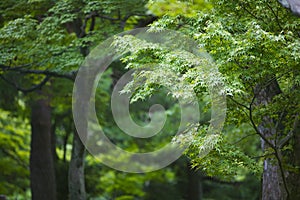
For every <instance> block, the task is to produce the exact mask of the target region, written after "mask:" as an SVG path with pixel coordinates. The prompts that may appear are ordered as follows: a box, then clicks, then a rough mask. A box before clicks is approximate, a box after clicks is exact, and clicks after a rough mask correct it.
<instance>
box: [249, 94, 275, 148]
mask: <svg viewBox="0 0 300 200" xmlns="http://www.w3.org/2000/svg"><path fill="white" fill-rule="evenodd" d="M255 99H256V95H254V97H253V98H252V101H251V103H250V109H249V118H250V122H251V124H252V126H253V128H254V130H255V132H256V133H257V134H258V135H259V136H260V137H261V138H262V139H263V140H264V141H265V142H266V143H267V144H268V145H270V147H271V148H272V149H274V150H275V149H276V147H275V146H274V144H272V143H271V142H270V141H269V140H268V139H267V138H266V137H265V136H264V135H263V134H262V133H261V132H260V131H259V129H258V127H257V126H256V124H255V122H254V120H253V113H252V111H253V108H252V106H253V103H254V101H255Z"/></svg>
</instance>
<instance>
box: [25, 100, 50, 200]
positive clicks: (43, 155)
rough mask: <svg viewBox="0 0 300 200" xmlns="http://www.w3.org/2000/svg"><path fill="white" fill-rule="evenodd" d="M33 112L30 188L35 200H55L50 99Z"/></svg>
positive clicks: (40, 101)
mask: <svg viewBox="0 0 300 200" xmlns="http://www.w3.org/2000/svg"><path fill="white" fill-rule="evenodd" d="M42 97H43V98H44V99H39V100H36V101H34V102H33V104H32V110H31V145H30V146H31V149H30V186H31V193H32V199H33V200H41V199H42V200H55V199H56V182H55V168H54V163H53V155H52V148H51V146H52V145H51V108H50V105H49V100H48V97H45V96H42Z"/></svg>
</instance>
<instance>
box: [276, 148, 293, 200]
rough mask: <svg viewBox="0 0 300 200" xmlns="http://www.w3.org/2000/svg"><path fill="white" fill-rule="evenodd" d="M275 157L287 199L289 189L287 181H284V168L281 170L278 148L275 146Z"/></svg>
mask: <svg viewBox="0 0 300 200" xmlns="http://www.w3.org/2000/svg"><path fill="white" fill-rule="evenodd" d="M275 157H276V158H277V161H278V165H279V169H280V173H281V177H282V181H283V186H284V189H285V191H286V194H287V198H286V199H289V196H290V192H289V189H288V186H287V181H286V178H285V174H284V170H283V165H282V159H281V154H280V149H277V148H276V149H275Z"/></svg>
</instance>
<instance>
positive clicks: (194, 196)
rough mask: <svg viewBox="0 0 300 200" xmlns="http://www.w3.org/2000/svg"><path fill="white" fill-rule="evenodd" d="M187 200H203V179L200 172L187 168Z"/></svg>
mask: <svg viewBox="0 0 300 200" xmlns="http://www.w3.org/2000/svg"><path fill="white" fill-rule="evenodd" d="M187 179H188V183H187V184H188V186H187V198H186V199H187V200H201V199H202V184H201V177H200V174H199V172H198V171H196V170H194V169H192V168H191V166H190V165H189V164H188V166H187Z"/></svg>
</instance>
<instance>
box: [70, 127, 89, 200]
mask: <svg viewBox="0 0 300 200" xmlns="http://www.w3.org/2000/svg"><path fill="white" fill-rule="evenodd" d="M84 155H85V147H84V145H83V144H82V142H81V140H80V138H79V136H78V133H77V132H75V133H74V138H73V147H72V156H71V161H70V166H69V194H70V199H71V200H85V199H86V192H85V182H84V157H85V156H84Z"/></svg>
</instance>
